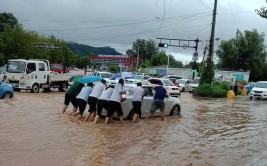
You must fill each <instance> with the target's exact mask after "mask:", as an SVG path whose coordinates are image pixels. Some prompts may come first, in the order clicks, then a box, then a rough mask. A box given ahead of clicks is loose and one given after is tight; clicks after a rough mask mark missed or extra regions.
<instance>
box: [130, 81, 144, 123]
mask: <svg viewBox="0 0 267 166" xmlns="http://www.w3.org/2000/svg"><path fill="white" fill-rule="evenodd" d="M132 94H133V98H132V105H133V112H134V116H133V122H136V120H137V117H138V116H139V115H140V116H141V107H142V102H143V99H144V96H145V90H144V89H143V88H142V83H141V82H138V83H137V87H134V88H133V89H132Z"/></svg>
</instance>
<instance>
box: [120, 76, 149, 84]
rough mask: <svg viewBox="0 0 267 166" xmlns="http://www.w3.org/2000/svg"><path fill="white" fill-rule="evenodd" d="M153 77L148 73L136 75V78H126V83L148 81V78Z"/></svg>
mask: <svg viewBox="0 0 267 166" xmlns="http://www.w3.org/2000/svg"><path fill="white" fill-rule="evenodd" d="M150 78H152V77H151V76H148V75H144V76H143V75H136V76H135V77H134V78H129V79H126V80H125V82H126V83H129V84H132V83H138V82H141V83H143V84H144V83H147V81H148V79H150Z"/></svg>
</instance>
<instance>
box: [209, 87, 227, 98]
mask: <svg viewBox="0 0 267 166" xmlns="http://www.w3.org/2000/svg"><path fill="white" fill-rule="evenodd" d="M211 89H212V94H211V97H216V98H222V97H226V96H227V91H228V90H226V89H224V88H222V87H221V86H213V87H211Z"/></svg>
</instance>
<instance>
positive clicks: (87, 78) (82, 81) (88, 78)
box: [79, 76, 102, 84]
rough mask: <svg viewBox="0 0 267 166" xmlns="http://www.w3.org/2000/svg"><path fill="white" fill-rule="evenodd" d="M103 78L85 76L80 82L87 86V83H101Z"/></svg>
mask: <svg viewBox="0 0 267 166" xmlns="http://www.w3.org/2000/svg"><path fill="white" fill-rule="evenodd" d="M101 79H102V78H101V77H99V76H85V77H82V78H81V79H80V80H79V82H80V83H82V84H87V83H90V82H96V81H100V80H101Z"/></svg>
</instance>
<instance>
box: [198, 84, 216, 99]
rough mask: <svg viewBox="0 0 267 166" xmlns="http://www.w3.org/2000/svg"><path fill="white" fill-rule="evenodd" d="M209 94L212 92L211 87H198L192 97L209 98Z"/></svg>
mask: <svg viewBox="0 0 267 166" xmlns="http://www.w3.org/2000/svg"><path fill="white" fill-rule="evenodd" d="M211 93H212V90H211V86H210V85H209V84H203V85H199V86H198V87H197V88H196V89H195V90H194V95H196V96H200V97H208V96H211Z"/></svg>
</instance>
